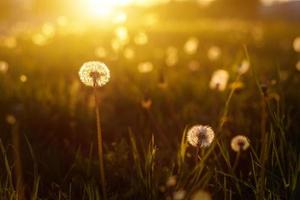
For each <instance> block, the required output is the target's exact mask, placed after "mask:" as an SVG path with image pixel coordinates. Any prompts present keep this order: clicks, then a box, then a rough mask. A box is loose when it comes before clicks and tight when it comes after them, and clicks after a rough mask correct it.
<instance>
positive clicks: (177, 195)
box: [173, 189, 186, 200]
mask: <svg viewBox="0 0 300 200" xmlns="http://www.w3.org/2000/svg"><path fill="white" fill-rule="evenodd" d="M185 195H186V191H184V190H182V189H181V190H178V191H176V192H174V193H173V200H182V199H184V197H185Z"/></svg>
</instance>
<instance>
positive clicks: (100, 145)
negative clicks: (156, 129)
mask: <svg viewBox="0 0 300 200" xmlns="http://www.w3.org/2000/svg"><path fill="white" fill-rule="evenodd" d="M96 89H97V87H96V83H95V84H94V98H95V112H96V124H97V138H98V156H99V167H100V180H101V187H102V193H103V198H104V200H107V194H106V180H105V172H104V162H103V140H102V132H101V124H100V112H99V102H98V98H97V91H96Z"/></svg>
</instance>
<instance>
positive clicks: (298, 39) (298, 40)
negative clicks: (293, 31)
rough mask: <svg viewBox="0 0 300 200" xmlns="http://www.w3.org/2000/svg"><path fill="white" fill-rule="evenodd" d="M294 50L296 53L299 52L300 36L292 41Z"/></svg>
mask: <svg viewBox="0 0 300 200" xmlns="http://www.w3.org/2000/svg"><path fill="white" fill-rule="evenodd" d="M293 47H294V50H295V51H296V52H298V53H300V36H298V37H296V38H295V40H294V42H293Z"/></svg>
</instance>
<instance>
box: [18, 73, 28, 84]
mask: <svg viewBox="0 0 300 200" xmlns="http://www.w3.org/2000/svg"><path fill="white" fill-rule="evenodd" d="M20 81H21V82H22V83H25V82H26V81H27V76H26V75H24V74H22V75H21V76H20Z"/></svg>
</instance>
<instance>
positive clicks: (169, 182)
mask: <svg viewBox="0 0 300 200" xmlns="http://www.w3.org/2000/svg"><path fill="white" fill-rule="evenodd" d="M176 183H177V178H176V176H170V177H169V178H168V180H167V182H166V186H167V187H174V186H176Z"/></svg>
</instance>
